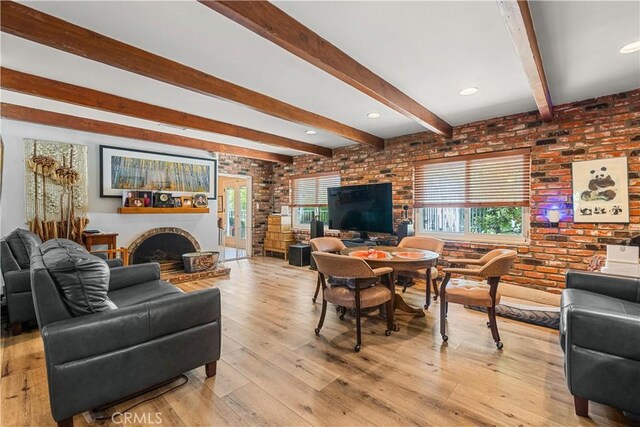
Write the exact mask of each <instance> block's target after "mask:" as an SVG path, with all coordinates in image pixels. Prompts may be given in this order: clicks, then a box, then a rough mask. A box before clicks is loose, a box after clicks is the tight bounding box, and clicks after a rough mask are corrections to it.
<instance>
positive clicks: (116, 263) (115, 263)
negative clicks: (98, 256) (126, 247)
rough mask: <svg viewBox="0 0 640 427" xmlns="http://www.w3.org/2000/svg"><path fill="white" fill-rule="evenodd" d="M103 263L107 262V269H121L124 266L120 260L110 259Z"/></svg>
mask: <svg viewBox="0 0 640 427" xmlns="http://www.w3.org/2000/svg"><path fill="white" fill-rule="evenodd" d="M105 261H106V262H107V265H108V266H109V268H116V267H122V266H123V265H124V262H123V261H122V259H121V258H111V259H106V260H105Z"/></svg>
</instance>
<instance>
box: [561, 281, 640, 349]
mask: <svg viewBox="0 0 640 427" xmlns="http://www.w3.org/2000/svg"><path fill="white" fill-rule="evenodd" d="M569 306H579V307H584V308H588V309H590V310H595V311H606V312H610V313H620V314H630V315H633V316H640V304H638V303H634V302H631V301H626V300H623V299H618V298H613V297H610V296H607V295H602V294H597V293H595V292H589V291H585V290H582V289H565V290H564V291H563V292H562V299H561V301H560V307H561V309H562V312H561V314H560V345H561V346H562V349H563V350H565V338H566V333H567V318H566V317H567V310H566V308H567V307H569Z"/></svg>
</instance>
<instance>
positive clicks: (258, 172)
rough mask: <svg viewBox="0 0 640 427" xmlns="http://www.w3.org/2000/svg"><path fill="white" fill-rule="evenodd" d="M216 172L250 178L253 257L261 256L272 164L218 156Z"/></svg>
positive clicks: (269, 194) (267, 213) (265, 228)
mask: <svg viewBox="0 0 640 427" xmlns="http://www.w3.org/2000/svg"><path fill="white" fill-rule="evenodd" d="M218 160H219V161H218V172H219V173H222V174H231V175H246V176H250V177H251V179H252V182H251V192H252V209H253V218H252V223H251V226H252V228H251V230H252V233H251V234H252V236H251V239H252V247H253V255H262V253H263V247H264V236H265V234H266V231H267V217H268V215H269V213H270V212H271V208H272V207H273V204H272V187H273V163H270V162H265V161H262V160H253V159H247V158H244V157H238V156H232V155H229V154H220V155H219V156H218Z"/></svg>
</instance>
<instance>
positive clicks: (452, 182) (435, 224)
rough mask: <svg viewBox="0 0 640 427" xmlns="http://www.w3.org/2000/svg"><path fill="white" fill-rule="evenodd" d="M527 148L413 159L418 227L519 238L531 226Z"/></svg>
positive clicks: (447, 234)
mask: <svg viewBox="0 0 640 427" xmlns="http://www.w3.org/2000/svg"><path fill="white" fill-rule="evenodd" d="M530 163H531V161H530V152H529V150H512V151H502V152H499V153H491V154H481V155H472V156H461V157H455V158H451V159H438V160H431V161H425V162H420V163H416V164H415V207H416V209H417V230H418V233H423V234H436V235H440V236H442V237H444V238H449V239H461V240H462V239H464V240H476V241H513V242H521V241H524V240H525V239H526V237H527V233H528V227H529V183H530V176H531V175H530V170H531V167H530Z"/></svg>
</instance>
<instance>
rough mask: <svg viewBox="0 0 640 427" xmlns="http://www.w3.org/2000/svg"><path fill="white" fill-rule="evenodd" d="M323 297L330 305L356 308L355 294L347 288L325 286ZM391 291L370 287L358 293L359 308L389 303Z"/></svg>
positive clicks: (384, 288)
mask: <svg viewBox="0 0 640 427" xmlns="http://www.w3.org/2000/svg"><path fill="white" fill-rule="evenodd" d="M324 296H325V298H326V299H327V301H329V302H330V303H332V304H336V305H339V306H341V307H346V308H355V307H356V298H355V292H354V291H353V290H352V289H351V288H349V287H347V286H327V289H326V290H325V292H324ZM390 298H391V291H390V290H389V288H387V287H384V286H372V287H370V288H366V289H362V290H361V291H360V308H369V307H377V306H379V305H382V304H384V303H385V302H387V301H389V299H390Z"/></svg>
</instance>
